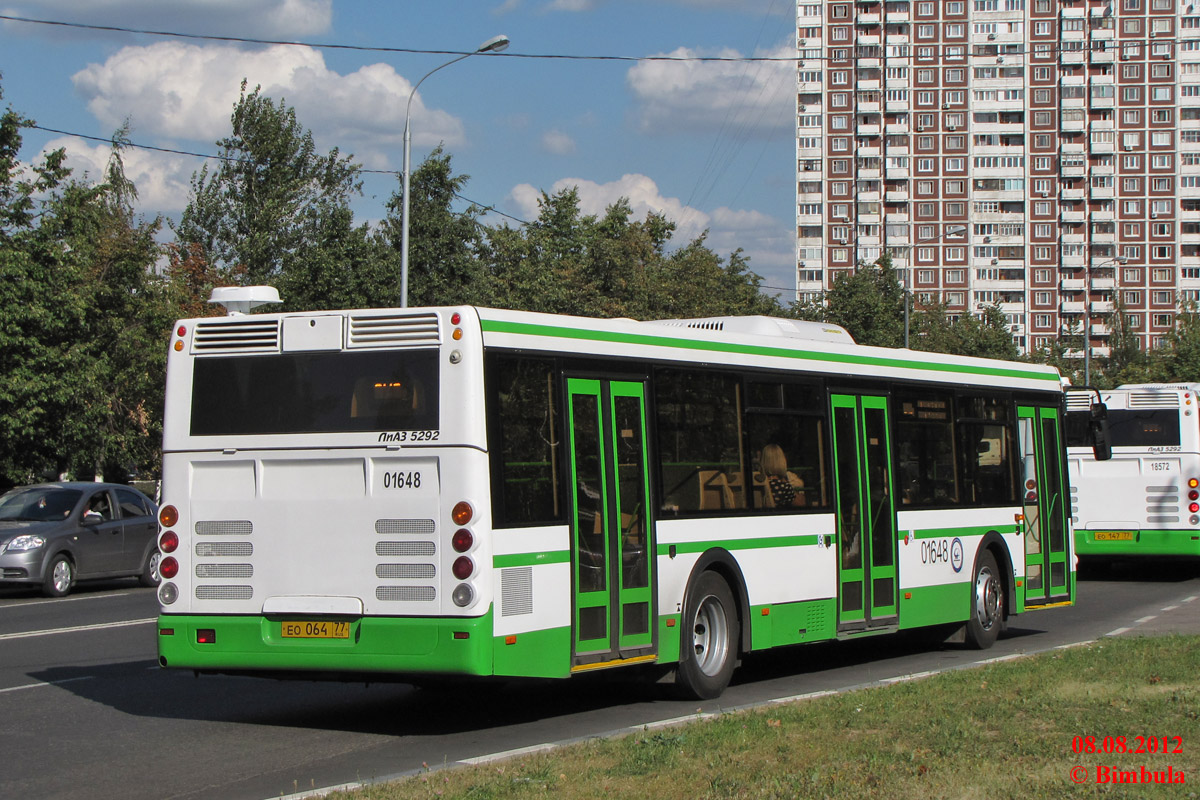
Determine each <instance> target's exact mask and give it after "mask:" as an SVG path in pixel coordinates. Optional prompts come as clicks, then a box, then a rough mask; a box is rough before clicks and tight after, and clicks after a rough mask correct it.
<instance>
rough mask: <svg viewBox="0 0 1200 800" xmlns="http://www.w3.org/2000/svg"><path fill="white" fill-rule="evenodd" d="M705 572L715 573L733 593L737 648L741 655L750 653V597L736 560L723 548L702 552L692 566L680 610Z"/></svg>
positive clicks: (685, 605) (685, 606)
mask: <svg viewBox="0 0 1200 800" xmlns="http://www.w3.org/2000/svg"><path fill="white" fill-rule="evenodd" d="M705 572H715V573H717V574H718V575H720V576H721V578H722V579H723V580H724V581H725V583H726V584H727V585H728V586H729V591H731V592H733V599H734V602H735V603H736V604H737V615H738V628H739V629H740V632H739V635H738V647H739V649H740V651H741V652H742V653H747V652H749V651H750V625H749V623H748V619H749V609H750V596H749V594H748V593H747V592H746V578H745V576H743V575H742V568H741V567H740V566H738V563H737V559H736V558H734V557H733V554H732V553H730V552H729V551H728V550H726V549H725V548H724V547H713V548H711V549H709V550H706V551H704V553H703V554H701V556H700V558H699V559H697V561H696V563H695V564H694V565H693V566H692V571H691V572H690V573H689V574H688V579H687V584H686V587H687V588H686V589H684V595H683V604H682V606H681V607H682V608H687V604H688V599H689V596H690V594H691V591H692V587H693V586H695V585H696V579H697V578H698V577H699V576H700V575H701V574H703V573H705Z"/></svg>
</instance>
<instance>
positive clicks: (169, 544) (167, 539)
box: [158, 531, 179, 553]
mask: <svg viewBox="0 0 1200 800" xmlns="http://www.w3.org/2000/svg"><path fill="white" fill-rule="evenodd" d="M176 547H179V536H178V535H177V534H176V533H175V531H167V532H166V533H164V534H163V535H162V536H160V537H158V549H159V550H161V551H163V552H164V553H174V552H175V548H176Z"/></svg>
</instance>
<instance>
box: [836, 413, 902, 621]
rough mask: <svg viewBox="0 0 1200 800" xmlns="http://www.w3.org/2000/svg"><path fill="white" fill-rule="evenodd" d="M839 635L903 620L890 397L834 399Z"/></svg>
mask: <svg viewBox="0 0 1200 800" xmlns="http://www.w3.org/2000/svg"><path fill="white" fill-rule="evenodd" d="M832 407H833V427H832V430H833V456H834V465H835V467H834V477H835V482H836V483H835V496H836V509H835V510H836V512H837V539H838V570H839V579H838V582H839V587H838V588H839V592H838V594H839V601H838V630H840V631H853V630H860V629H865V628H878V627H886V626H888V625H894V624H895V623H896V620H897V591H898V587H897V581H896V506H895V501H894V495H893V493H892V462H891V453H892V448H891V442H890V440H889V437H888V411H887V398H885V397H878V396H867V395H844V394H835V395H833V396H832Z"/></svg>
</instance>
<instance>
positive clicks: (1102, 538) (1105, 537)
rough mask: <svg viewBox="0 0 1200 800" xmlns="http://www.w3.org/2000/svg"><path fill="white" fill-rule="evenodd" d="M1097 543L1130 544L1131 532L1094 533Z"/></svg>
mask: <svg viewBox="0 0 1200 800" xmlns="http://www.w3.org/2000/svg"><path fill="white" fill-rule="evenodd" d="M1096 541H1097V542H1132V541H1133V531H1096Z"/></svg>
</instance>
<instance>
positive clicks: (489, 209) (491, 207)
mask: <svg viewBox="0 0 1200 800" xmlns="http://www.w3.org/2000/svg"><path fill="white" fill-rule="evenodd" d="M22 127H26V128H33V129H34V130H39V131H45V132H46V133H57V134H58V135H60V136H73V137H75V138H76V139H86V140H87V141H90V142H101V143H103V144H109V145H111V144H116V145H119V146H121V147H130V148H133V149H134V150H151V151H154V152H156V153H170V154H172V155H179V156H192V157H194V158H203V159H211V160H214V161H231V162H235V163H240V162H245V161H248V160H249V159H245V158H235V157H234V156H223V155H216V154H214V153H197V152H194V151H192V150H178V149H175V148H172V147H156V146H154V145H151V144H138V143H137V142H131V141H128V140H124V139H123V140H119V141H116V142H114V141H113V140H112V139H105V138H104V137H103V136H89V135H88V134H86V133H75V132H73V131H64V130H60V129H58V128H49V127H46V126H45V125H37V124H35V123H32V122H31V123H26V124H25V125H23V126H22ZM355 166H356V167H357V169H358V172H360V173H368V174H373V175H395V176H400V175H403V174H404V173H403V172H401V171H400V170H394V169H367V168H365V167H359V166H358V165H355ZM450 194H452V195H454V196H455V197H457V198H458V199H459V200H463V201H465V202H467V203H470V204H471V205H473V206H478V207H479V208H480V209H482V210H483V211H484V212H485V213H492V214H499V215H500V216H502V217H507V218H508V219H511V220H513V221H514V222H519V223H521V224H522V225H528V224H529V223H528V222H527V221H526V220H523V219H520V218H519V217H514V216H513V215H512V214H505V213H504V212H503V211H500V210H499V209H497V208H496V206H495V205H484V204H483V203H480V202H478V201H476V200H472V199H471V198H469V197H465V196H464V195H461V194H459V193H458V192H455V191H452V192H450Z"/></svg>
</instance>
